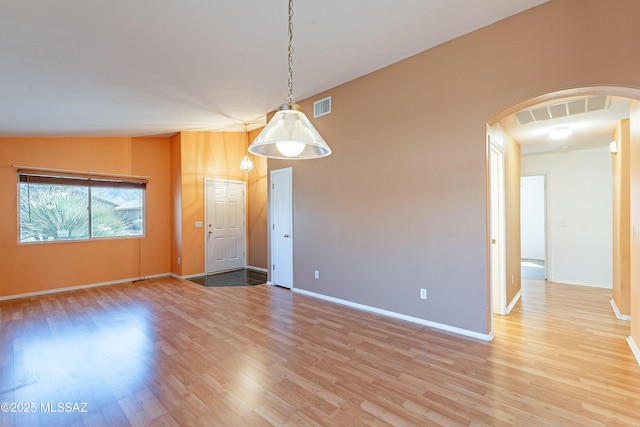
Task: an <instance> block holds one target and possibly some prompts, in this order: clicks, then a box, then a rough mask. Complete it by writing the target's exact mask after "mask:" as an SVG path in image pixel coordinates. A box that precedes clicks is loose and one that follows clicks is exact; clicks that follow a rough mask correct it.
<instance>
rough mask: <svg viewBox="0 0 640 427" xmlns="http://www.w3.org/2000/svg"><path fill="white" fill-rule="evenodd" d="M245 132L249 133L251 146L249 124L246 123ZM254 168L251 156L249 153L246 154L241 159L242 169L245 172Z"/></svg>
mask: <svg viewBox="0 0 640 427" xmlns="http://www.w3.org/2000/svg"><path fill="white" fill-rule="evenodd" d="M244 133H245V134H246V135H247V146H249V129H248V127H247V124H246V123H245V124H244ZM252 169H253V162H252V161H251V158H250V157H249V154H248V153H247V154H245V155H244V157H243V158H242V160H240V170H241V171H243V172H250V171H251V170H252Z"/></svg>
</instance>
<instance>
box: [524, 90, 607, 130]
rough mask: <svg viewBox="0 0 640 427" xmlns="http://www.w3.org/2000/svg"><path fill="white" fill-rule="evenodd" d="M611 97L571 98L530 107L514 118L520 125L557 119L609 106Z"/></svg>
mask: <svg viewBox="0 0 640 427" xmlns="http://www.w3.org/2000/svg"><path fill="white" fill-rule="evenodd" d="M610 102H611V98H610V97H608V96H605V95H600V96H592V97H589V98H581V99H573V100H571V101H567V102H561V103H558V104H553V105H547V106H544V107H536V108H531V109H529V110H522V111H519V112H517V113H516V119H518V123H520V124H521V125H526V124H527V123H533V122H539V121H542V120H551V119H558V118H560V117H566V116H573V115H575V114H581V113H588V112H590V111H598V110H604V109H607V108H609V104H610Z"/></svg>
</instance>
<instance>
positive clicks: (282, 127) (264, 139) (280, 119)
mask: <svg viewBox="0 0 640 427" xmlns="http://www.w3.org/2000/svg"><path fill="white" fill-rule="evenodd" d="M288 60H289V84H288V92H289V94H288V97H287V102H286V103H284V104H282V106H280V108H278V111H277V112H276V113H275V115H274V116H273V117H272V118H271V120H270V121H269V123H267V125H266V126H265V127H264V129H262V132H260V134H259V135H258V136H257V137H256V139H254V140H253V143H252V144H251V146H250V147H249V152H250V153H251V154H255V155H257V156H263V157H270V158H274V159H317V158H320V157H325V156H328V155H329V154H331V148H329V146H328V145H327V143H326V142H325V141H324V139H322V137H321V136H320V134H319V133H318V131H317V130H316V129H315V128H314V127H313V125H312V124H311V122H310V121H309V119H307V116H305V115H304V113H303V112H302V108H301V107H300V106H299V105H298V104H296V103H295V102H294V101H293V0H289V50H288Z"/></svg>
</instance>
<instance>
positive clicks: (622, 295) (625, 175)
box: [611, 120, 631, 315]
mask: <svg viewBox="0 0 640 427" xmlns="http://www.w3.org/2000/svg"><path fill="white" fill-rule="evenodd" d="M613 139H614V140H616V141H617V144H618V152H617V153H616V154H613V155H612V156H611V162H612V168H611V170H612V175H613V176H612V183H613V188H612V196H613V197H612V199H613V212H612V213H613V215H612V220H613V234H612V248H613V280H612V284H613V300H614V301H615V303H616V306H617V307H618V310H619V311H620V314H624V315H629V314H631V304H630V303H631V288H630V286H631V258H630V239H631V228H630V226H629V219H630V218H629V213H630V210H629V201H630V196H631V194H630V191H629V184H630V178H629V172H630V162H629V158H630V153H629V120H622V121H620V124H619V125H618V127H617V129H616V131H615V132H614V135H613Z"/></svg>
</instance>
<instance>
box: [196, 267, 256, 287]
mask: <svg viewBox="0 0 640 427" xmlns="http://www.w3.org/2000/svg"><path fill="white" fill-rule="evenodd" d="M188 280H189V281H190V282H193V283H197V284H198V285H202V286H206V287H207V288H213V287H219V286H255V285H262V284H263V283H267V273H264V272H262V271H257V270H251V269H248V268H245V269H243V270H235V271H228V272H226V273H217V274H209V275H208V276H198V277H190V278H189V279H188Z"/></svg>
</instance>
